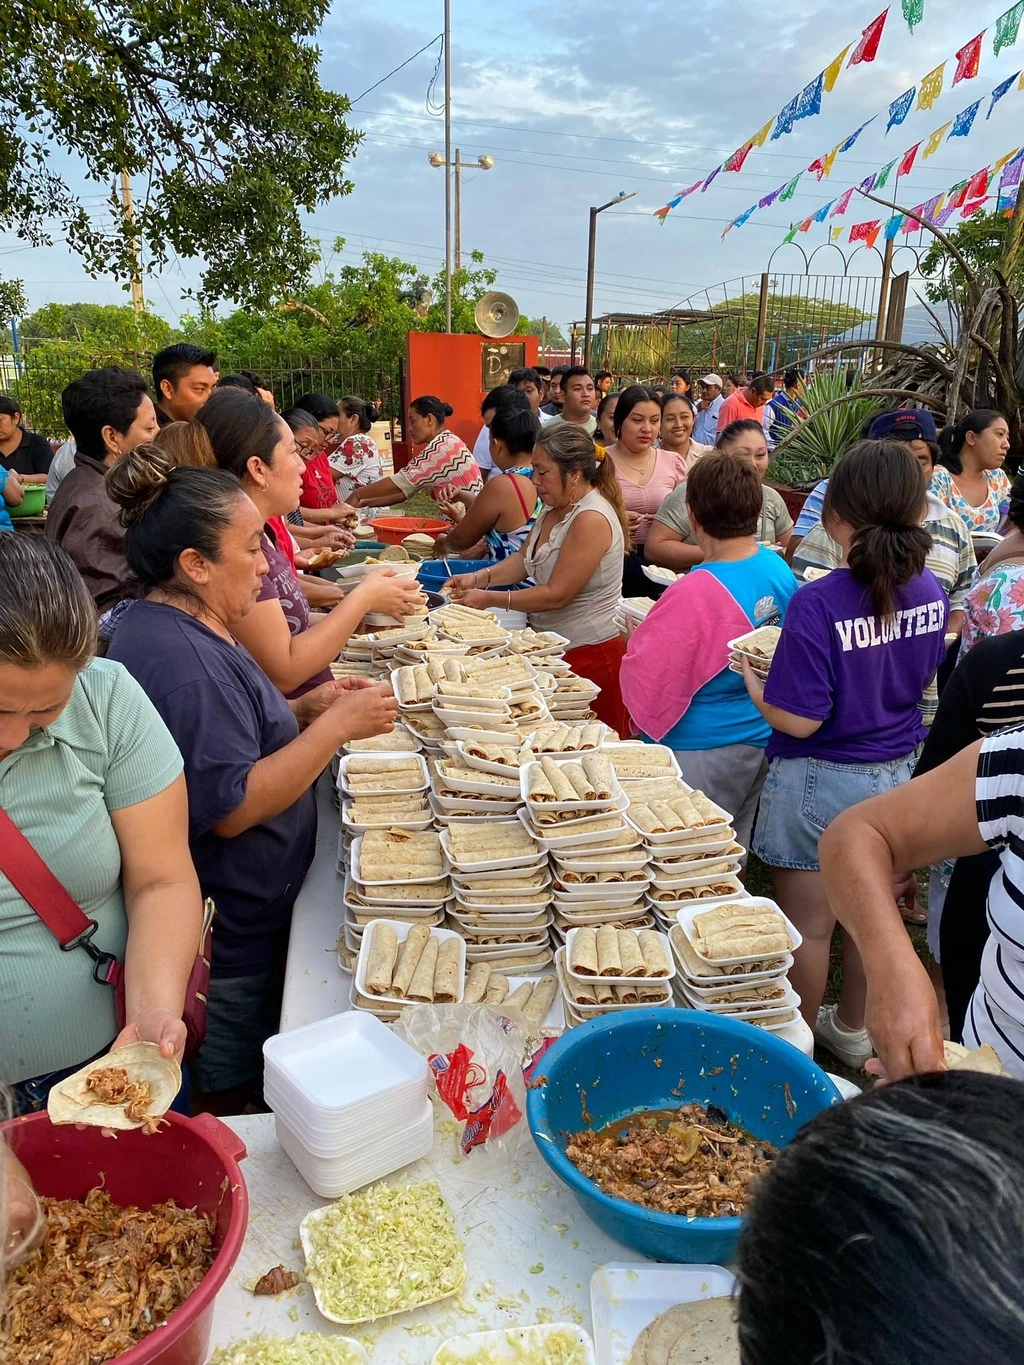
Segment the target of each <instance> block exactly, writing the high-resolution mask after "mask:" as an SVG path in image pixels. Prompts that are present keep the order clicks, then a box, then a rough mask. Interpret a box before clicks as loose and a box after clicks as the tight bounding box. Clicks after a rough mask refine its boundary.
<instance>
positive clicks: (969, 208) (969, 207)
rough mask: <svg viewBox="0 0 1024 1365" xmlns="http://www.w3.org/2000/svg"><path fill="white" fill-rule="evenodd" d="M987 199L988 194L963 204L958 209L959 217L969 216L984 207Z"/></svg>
mask: <svg viewBox="0 0 1024 1365" xmlns="http://www.w3.org/2000/svg"><path fill="white" fill-rule="evenodd" d="M987 200H988V196H987V195H986V196H985V198H984V199H975V200H974V201H973V202H971V203H967V204H965V205H964V206H963V208H962V209H961V210H960V217H961V218H970V217H971V216H972V214H975V213H978V212H979V211H980V210H981V209H983V208H984V207H985V204H986V202H987Z"/></svg>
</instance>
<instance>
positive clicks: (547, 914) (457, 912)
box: [448, 900, 554, 934]
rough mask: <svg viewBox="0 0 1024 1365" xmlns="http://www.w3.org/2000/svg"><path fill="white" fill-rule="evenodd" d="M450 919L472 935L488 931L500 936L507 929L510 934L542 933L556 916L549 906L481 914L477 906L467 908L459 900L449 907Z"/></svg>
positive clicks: (504, 908)
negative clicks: (523, 931) (521, 932)
mask: <svg viewBox="0 0 1024 1365" xmlns="http://www.w3.org/2000/svg"><path fill="white" fill-rule="evenodd" d="M448 918H449V919H452V920H454V921H455V922H456V924H458V925H459V926H460V927H465V929H466V931H467V932H468V933H470V934H482V933H486V932H488V931H493V932H495V933H499V934H500V933H501V932H502V931H503V930H505V929H507V930H508V931H509V932H510V933H518V932H519V931H520V929H523V930H526V931H527V932H530V933H540V932H541V931H542V930H543V929H550V928H551V925H552V923H553V922H554V915H553V914H552V913H551V909H550V907H549V906H547V905H530V906H526V907H525V908H524V909H523V910H518V911H511V910H508V909H506V907H505V906H502V907H501V909H500V910H495V911H494V912H493V913H491V912H488V911H486V910H485V911H483V912H481V911H480V909H479V908H478V907H477V906H472V905H471V906H465V905H463V904H462V902H461V901H458V900H456V901H454V902H453V903H452V905H451V906H450V907H449V910H448Z"/></svg>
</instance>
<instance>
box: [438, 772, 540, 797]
mask: <svg viewBox="0 0 1024 1365" xmlns="http://www.w3.org/2000/svg"><path fill="white" fill-rule="evenodd" d="M512 773H514V774H515V776H517V777H518V775H519V774H518V771H517V770H516V769H513V770H512ZM512 773H510V774H509V776H510V777H511V776H512ZM495 776H496V774H493V773H477V772H474V774H473V776H472V777H461V776H460V775H459V774H457V773H456V774H455V775H454V776H453V775H452V774H451V773H446V772H445V771H444V770H443V768H442V767H440V766H438V770H437V777H438V781H439V782H443V783H444V785H445V786H446V787H448V788H449V789H450V790H451V791H457V792H468V793H469V794H470V795H474V794H479V793H480V792H483V793H485V794H486V795H487V796H500V797H501V798H502V800H507V801H515V802H517V803H518V802H520V801H521V799H522V798H521V796H520V792H519V788H518V787H516V786H515V785H510V784H509V783H507V782H496V781H495V780H494V778H495Z"/></svg>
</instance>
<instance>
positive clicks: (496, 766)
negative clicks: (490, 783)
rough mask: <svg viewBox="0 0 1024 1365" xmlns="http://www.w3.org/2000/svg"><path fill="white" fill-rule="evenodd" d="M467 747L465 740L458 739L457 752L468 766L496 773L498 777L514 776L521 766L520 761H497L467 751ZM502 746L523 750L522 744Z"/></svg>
mask: <svg viewBox="0 0 1024 1365" xmlns="http://www.w3.org/2000/svg"><path fill="white" fill-rule="evenodd" d="M477 742H480V741H477ZM467 747H468V744H467V741H465V740H457V741H456V743H455V752H456V754H457V755H458V757H459V758H461V759H462V761H463V763H465V765H466V767H467V768H476V769H477V770H478V771H479V772H482V773H494V774H495V776H497V777H512V776H513V775H514V774H518V772H519V767H520V765H519V764H518V763H516V764H510V763H495V762H493V761H492V760H491V759H489V758H480V757H479V756H478V755H476V754H470V753H467V752H466V750H467ZM501 747H502V748H504V749H515V750H517V751H521V750H522V745H520V744H503V745H502V746H501Z"/></svg>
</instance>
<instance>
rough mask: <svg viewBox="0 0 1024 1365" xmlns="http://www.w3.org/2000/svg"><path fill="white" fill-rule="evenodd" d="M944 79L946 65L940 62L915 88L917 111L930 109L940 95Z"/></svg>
mask: <svg viewBox="0 0 1024 1365" xmlns="http://www.w3.org/2000/svg"><path fill="white" fill-rule="evenodd" d="M945 78H946V63H945V62H940V63H939V65H938V66H936V67H934V68H933V69H932V70H931V71H929V72H928V75H927V76H925V78H924V80H923V81H922V82H921V84H920V85H919V86H918V87H917V107H918V109H930V108H931V107H932V105H933V104H934V103H935V101H936V100H937V99H938V98H939V96H940V95H941V94H942V84H943V81H944V80H945Z"/></svg>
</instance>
